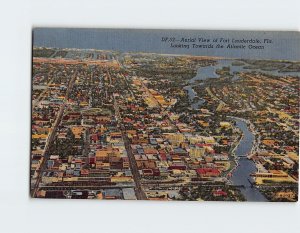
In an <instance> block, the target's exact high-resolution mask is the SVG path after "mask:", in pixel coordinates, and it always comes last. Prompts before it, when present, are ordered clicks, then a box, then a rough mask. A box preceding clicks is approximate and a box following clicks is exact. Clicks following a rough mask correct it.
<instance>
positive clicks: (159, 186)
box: [30, 28, 300, 202]
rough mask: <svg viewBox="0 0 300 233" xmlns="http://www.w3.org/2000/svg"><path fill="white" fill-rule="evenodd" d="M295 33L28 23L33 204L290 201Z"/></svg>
mask: <svg viewBox="0 0 300 233" xmlns="http://www.w3.org/2000/svg"><path fill="white" fill-rule="evenodd" d="M299 44H300V33H299V32H288V31H285V32H283V31H281V32H272V31H209V30H206V31H203V30H202V31H201V30H149V29H147V30H146V29H91V28H34V29H33V43H32V92H31V93H32V95H31V97H32V105H31V151H30V160H31V164H30V194H31V197H34V198H63V199H103V200H168V201H256V202H268V201H269V202H295V201H297V200H298V179H299V123H300V121H299V91H300V89H299V84H300V46H299Z"/></svg>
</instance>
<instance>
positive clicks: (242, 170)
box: [231, 118, 267, 201]
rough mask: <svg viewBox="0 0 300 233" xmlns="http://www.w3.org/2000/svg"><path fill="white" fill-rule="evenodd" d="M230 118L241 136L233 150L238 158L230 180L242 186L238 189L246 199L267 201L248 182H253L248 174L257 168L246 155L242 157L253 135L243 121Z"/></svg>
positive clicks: (248, 148)
mask: <svg viewBox="0 0 300 233" xmlns="http://www.w3.org/2000/svg"><path fill="white" fill-rule="evenodd" d="M232 119H233V120H234V121H235V122H236V126H237V127H238V128H239V129H240V130H241V131H242V133H243V137H242V139H241V140H240V143H239V145H238V146H237V148H236V150H235V155H236V156H237V158H238V166H237V168H236V169H235V170H234V171H233V173H232V177H231V181H232V183H233V184H234V185H243V186H244V187H242V188H240V190H241V192H242V194H243V195H244V197H245V198H246V200H247V201H267V199H266V198H265V196H264V195H263V194H261V193H260V191H259V190H258V189H257V188H256V187H254V186H251V183H250V182H254V180H253V179H252V177H251V176H250V174H251V173H254V172H256V170H257V169H256V166H255V163H254V162H253V161H252V160H250V159H248V158H247V157H243V156H245V155H248V154H250V152H251V149H252V147H253V143H254V141H255V136H254V135H253V133H252V132H251V131H250V130H249V128H248V126H247V123H246V122H245V121H243V120H241V119H237V118H232Z"/></svg>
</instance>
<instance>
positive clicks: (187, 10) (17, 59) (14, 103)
mask: <svg viewBox="0 0 300 233" xmlns="http://www.w3.org/2000/svg"><path fill="white" fill-rule="evenodd" d="M1 3H2V4H1V7H0V17H1V18H0V19H1V20H0V24H1V33H0V38H1V40H0V42H1V43H0V51H1V63H0V64H1V66H0V67H1V69H0V77H1V85H0V102H1V114H0V125H1V128H0V129H1V138H0V142H1V144H0V145H1V151H0V159H1V160H0V161H1V163H0V164H1V169H0V179H1V183H0V222H1V224H0V232H3V233H35V232H43V233H48V232H49V233H50V232H51V233H53V232H57V233H62V232H74V233H80V232H104V233H107V232H123V233H127V232H128V233H129V232H130V233H141V232H170V233H179V232H181V233H192V232H222V233H227V232H244V233H253V232H255V233H256V232H258V233H260V232H265V233H269V232H272V233H282V232H292V233H293V232H299V229H300V221H299V219H300V206H299V204H290V203H263V204H262V203H208V202H206V203H195V202H154V201H153V202H137V201H131V202H129V201H102V202H101V201H88V200H82V201H81V200H76V201H72V200H68V201H67V200H32V199H30V198H29V188H28V185H29V171H28V170H29V138H30V88H31V86H30V78H31V77H30V73H31V28H32V27H36V26H56V27H57V26H59V27H66V26H68V27H97V28H101V27H105V28H166V29H167V28H170V29H243V30H255V29H256V30H299V29H300V14H299V9H300V1H299V0H294V1H292V0H285V1H280V0H273V1H262V0H251V1H250V0H248V1H241V0H230V1H224V0H215V1H209V0H207V1H199V0H198V1H196V0H195V1H192V0H181V1H179V0H173V1H157V0H152V1H150V0H149V1H139V0H126V1H125V0H124V1H121V0H120V1H116V0H106V1H104V0H103V1H102V0H101V1H99V0H90V1H88V0H84V1H82V0H80V1H79V0H70V1H62V0H44V1H40V0H27V1H24V0H23V1H22V0H18V1H17V0H10V1H9V0H7V1H2V2H1Z"/></svg>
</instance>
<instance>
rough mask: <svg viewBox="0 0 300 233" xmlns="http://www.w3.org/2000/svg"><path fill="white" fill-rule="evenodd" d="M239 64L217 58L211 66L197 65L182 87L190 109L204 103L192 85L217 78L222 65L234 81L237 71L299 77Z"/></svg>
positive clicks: (294, 73)
mask: <svg viewBox="0 0 300 233" xmlns="http://www.w3.org/2000/svg"><path fill="white" fill-rule="evenodd" d="M239 63H240V65H237V64H236V60H232V59H219V60H217V64H216V65H213V66H206V67H199V68H198V70H197V74H196V76H195V77H193V78H192V79H190V80H189V82H188V85H187V86H185V87H184V89H185V90H186V91H187V92H188V95H189V99H190V102H191V108H192V109H199V108H200V107H201V105H203V104H204V103H205V100H204V99H201V98H198V100H197V99H195V98H196V97H197V93H196V92H195V91H194V89H193V87H194V86H198V85H203V82H199V81H204V80H206V79H209V78H219V75H218V74H217V73H216V70H218V69H222V68H223V67H229V68H230V74H231V75H233V78H232V79H231V81H236V80H238V79H239V77H238V73H239V72H252V71H256V72H260V73H264V74H269V75H274V76H282V75H296V76H299V77H300V74H299V72H285V73H279V72H278V70H261V69H246V68H245V67H247V66H249V65H248V64H247V63H244V62H242V61H239Z"/></svg>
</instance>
